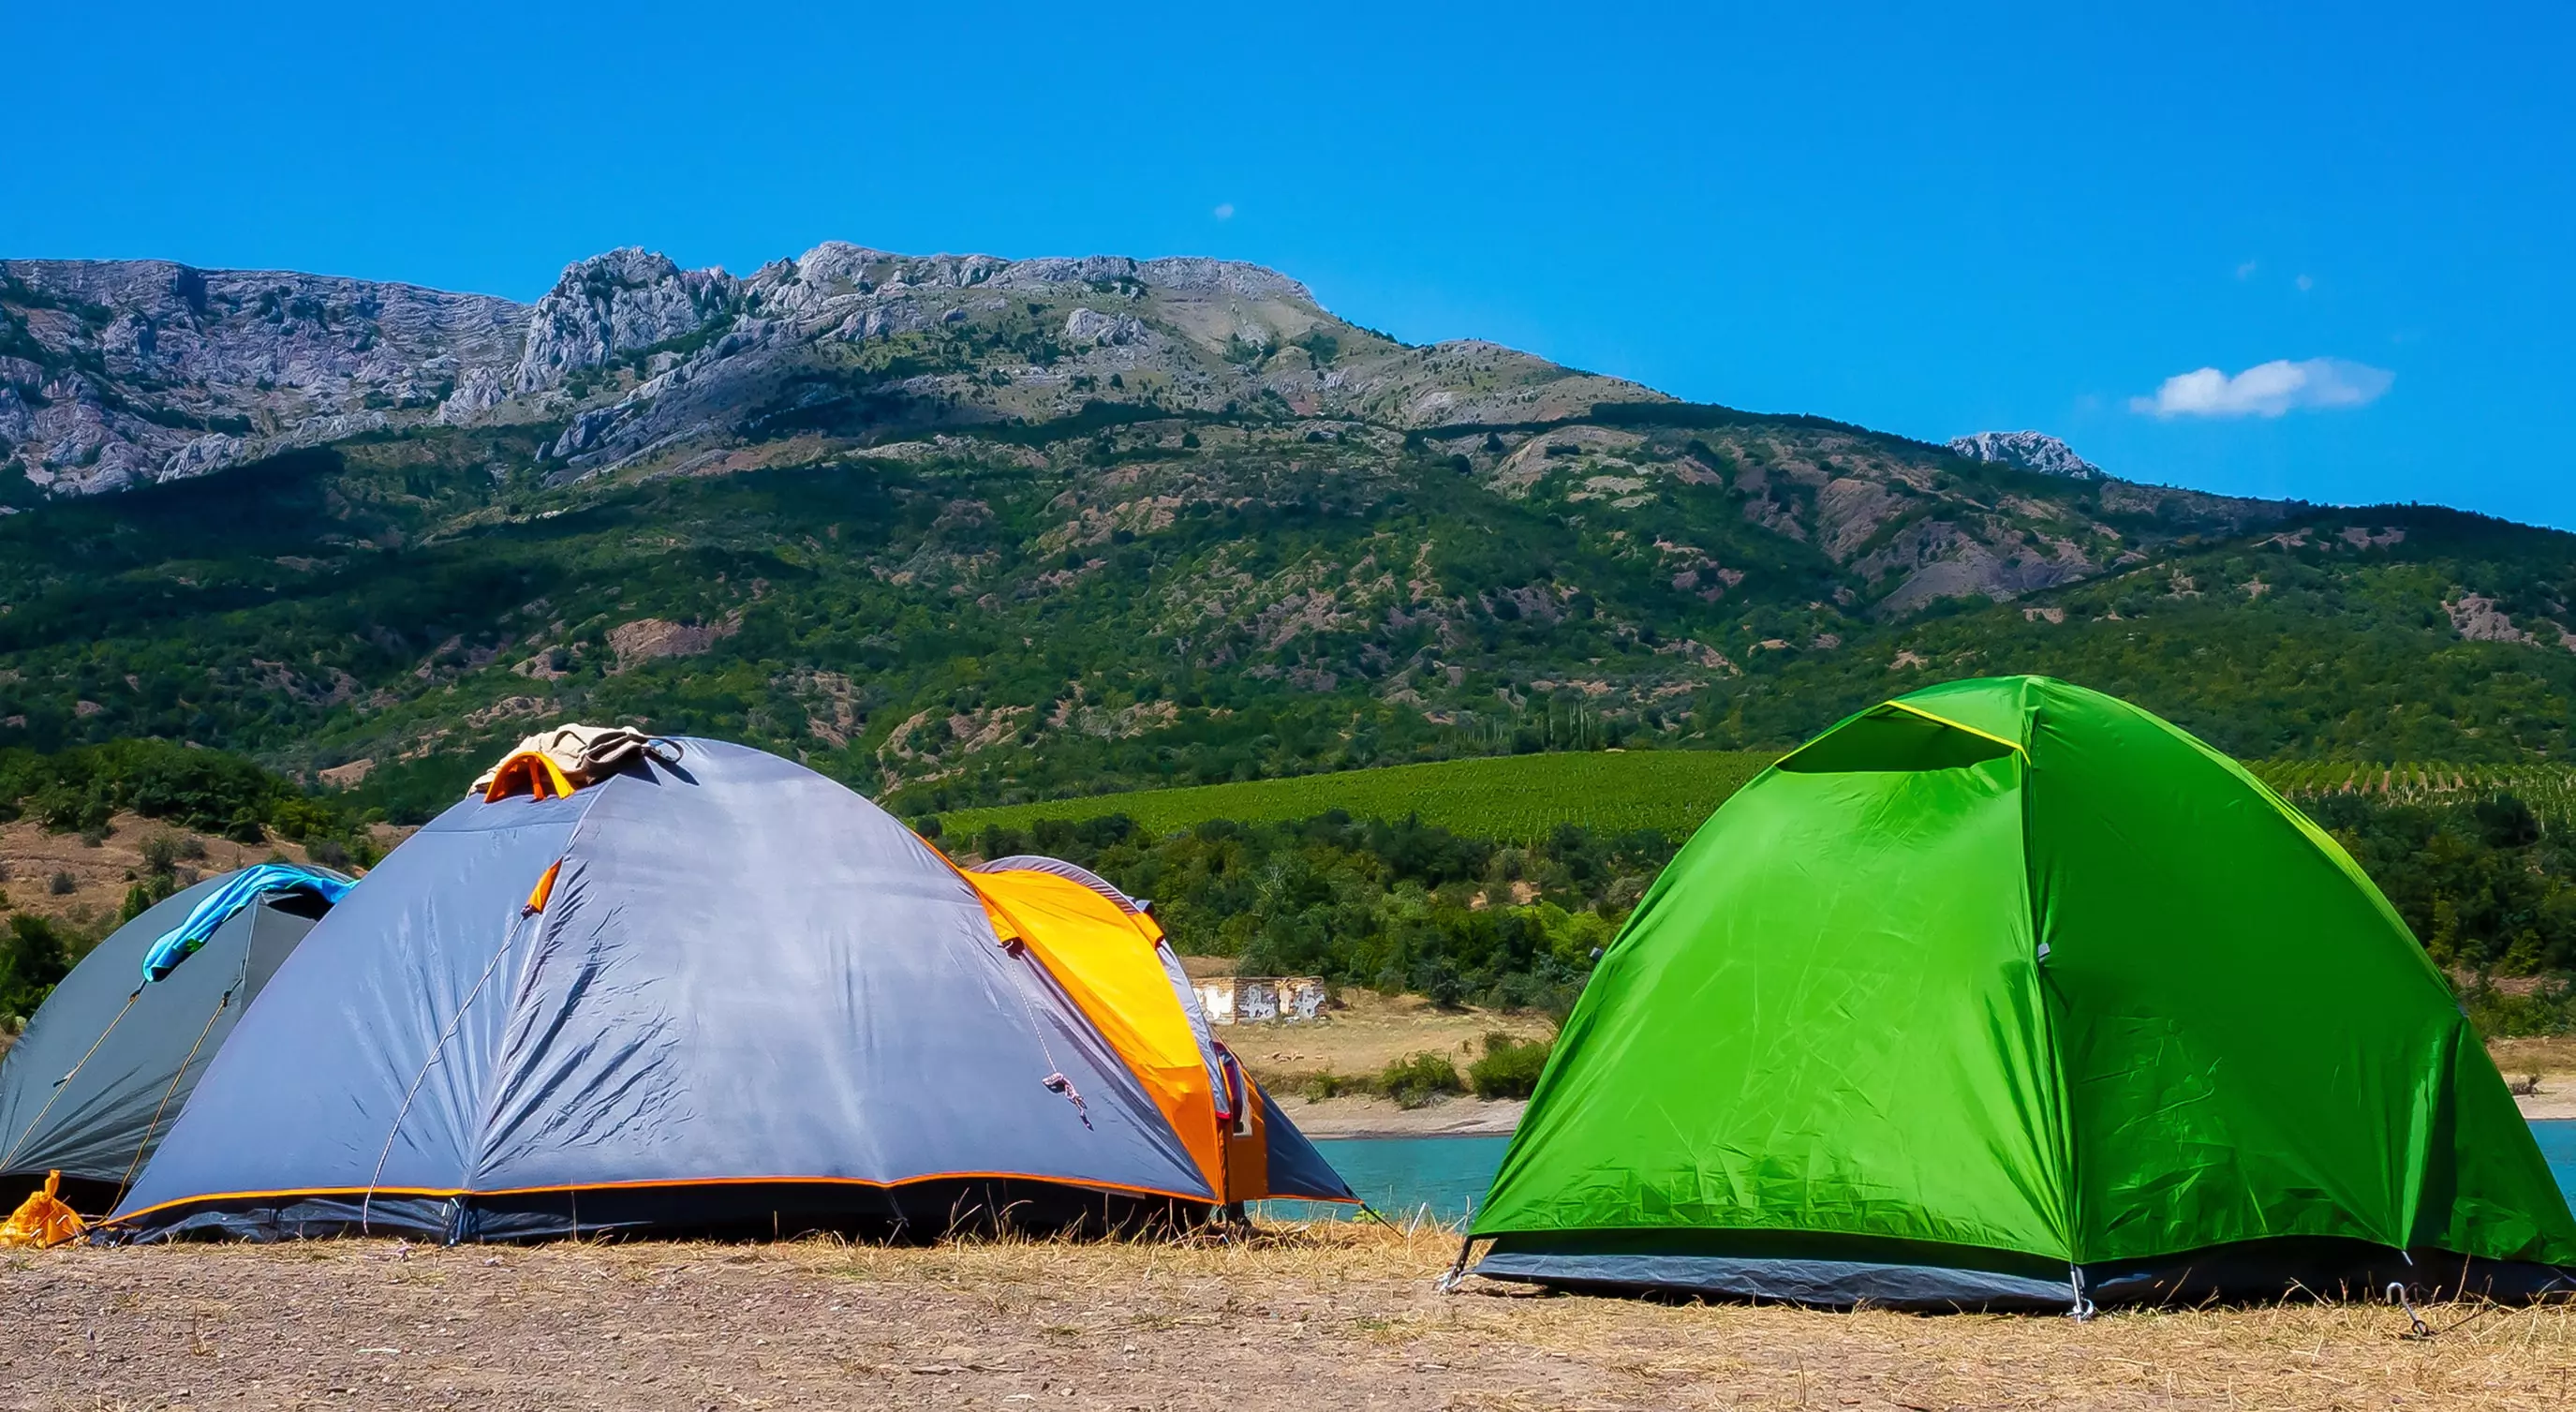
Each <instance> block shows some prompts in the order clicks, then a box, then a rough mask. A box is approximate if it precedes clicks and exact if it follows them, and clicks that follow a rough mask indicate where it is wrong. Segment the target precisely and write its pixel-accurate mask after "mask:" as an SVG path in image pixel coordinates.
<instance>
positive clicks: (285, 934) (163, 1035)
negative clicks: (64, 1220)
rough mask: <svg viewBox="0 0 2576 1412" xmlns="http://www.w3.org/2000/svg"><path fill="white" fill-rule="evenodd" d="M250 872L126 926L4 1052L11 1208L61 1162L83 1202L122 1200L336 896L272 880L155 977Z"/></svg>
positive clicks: (94, 1206)
mask: <svg viewBox="0 0 2576 1412" xmlns="http://www.w3.org/2000/svg"><path fill="white" fill-rule="evenodd" d="M312 875H313V876H315V877H317V878H324V879H330V880H333V881H345V880H342V879H340V878H339V875H338V874H335V873H322V872H320V871H319V870H313V872H312ZM241 876H242V875H241V874H224V875H221V876H217V877H211V878H208V879H206V880H205V881H203V882H200V883H197V884H195V885H194V886H191V887H188V888H186V889H184V890H182V891H180V892H178V893H176V894H174V895H173V896H170V897H168V898H165V899H163V900H162V901H161V902H160V903H158V904H157V905H155V906H153V907H151V908H150V909H148V910H146V911H145V912H144V913H143V914H142V915H141V916H138V917H136V918H135V919H134V920H132V921H130V922H127V923H126V924H125V925H124V926H121V927H118V928H117V929H116V930H115V931H114V932H112V933H110V934H109V936H108V937H107V939H106V940H104V941H102V942H100V943H99V944H98V946H97V947H96V948H95V949H93V950H92V951H91V952H90V953H89V954H88V955H87V956H84V957H82V958H81V961H80V964H79V965H77V966H74V967H73V968H72V971H71V974H69V975H67V976H65V977H63V979H62V981H61V983H59V984H57V985H56V986H55V987H54V991H53V994H52V995H50V996H47V997H46V999H45V1003H44V1004H43V1005H41V1006H38V1007H37V1009H36V1013H35V1014H34V1015H33V1016H32V1017H30V1018H29V1020H28V1022H27V1032H26V1033H25V1034H24V1035H21V1036H20V1037H19V1039H18V1042H17V1044H16V1045H14V1046H12V1047H11V1048H10V1050H9V1053H8V1056H7V1058H6V1059H5V1060H0V1209H5V1208H7V1207H11V1206H15V1205H16V1204H17V1203H18V1201H19V1199H20V1198H21V1197H24V1196H25V1195H26V1194H27V1193H28V1192H30V1191H33V1190H35V1189H36V1188H37V1187H39V1186H41V1185H43V1183H44V1179H45V1175H46V1173H48V1172H52V1171H60V1172H61V1173H62V1174H63V1185H62V1197H63V1199H64V1200H65V1201H66V1202H68V1203H70V1205H71V1206H72V1207H73V1208H74V1209H75V1210H80V1211H85V1212H88V1213H90V1214H93V1215H97V1214H102V1213H104V1212H106V1211H107V1210H109V1209H110V1208H111V1207H113V1206H114V1205H115V1204H116V1201H117V1198H118V1197H120V1196H121V1195H123V1192H124V1188H125V1186H126V1185H127V1184H128V1183H130V1182H132V1181H133V1179H134V1176H135V1174H136V1173H137V1172H139V1171H140V1170H141V1169H142V1167H143V1165H144V1164H145V1163H146V1162H148V1161H150V1160H151V1157H152V1153H153V1151H154V1150H155V1149H156V1148H157V1147H158V1146H159V1145H160V1141H161V1139H162V1138H163V1137H165V1136H167V1135H168V1134H169V1131H170V1126H171V1124H172V1122H173V1121H175V1120H176V1119H177V1118H178V1116H179V1113H180V1110H181V1109H183V1108H185V1107H186V1106H187V1103H188V1097H189V1095H190V1094H191V1093H192V1092H194V1091H195V1089H196V1086H197V1080H198V1079H199V1077H200V1076H202V1075H203V1074H204V1073H205V1071H206V1066H207V1065H208V1064H210V1063H212V1062H213V1060H214V1057H215V1055H216V1053H217V1052H218V1051H220V1050H221V1049H222V1048H223V1047H224V1043H225V1041H226V1040H227V1039H229V1038H230V1037H231V1035H232V1032H233V1028H234V1026H235V1025H237V1024H238V1023H240V1020H241V1017H242V1015H243V1013H244V1012H245V1011H247V1010H248V1009H249V1008H250V1004H251V1001H252V1000H254V999H255V998H257V997H258V995H259V993H260V990H261V989H262V988H263V987H265V986H266V985H267V984H268V981H269V978H270V977H271V976H273V975H275V974H276V973H277V968H278V966H279V965H281V964H282V963H284V961H285V960H286V958H287V956H288V954H289V953H291V952H293V951H294V950H295V948H296V946H297V944H298V943H300V942H302V941H303V940H304V936H305V933H307V932H309V931H311V930H312V929H313V924H314V923H315V921H317V920H319V919H320V918H321V917H322V915H323V914H324V913H326V912H328V911H329V910H330V907H331V903H330V901H329V900H328V899H326V898H325V897H324V896H323V895H322V893H321V891H320V890H317V889H315V888H310V887H297V888H293V889H292V890H283V891H270V892H260V893H258V894H256V895H254V896H252V897H251V898H250V899H249V900H248V903H247V905H245V906H243V907H241V908H240V909H239V910H237V911H235V912H233V913H232V914H231V915H230V916H228V917H225V918H223V919H222V921H221V923H220V925H217V926H216V927H215V928H214V930H213V931H212V933H211V934H209V935H207V936H206V937H205V939H204V941H203V942H202V944H200V945H198V946H197V947H195V948H194V949H193V950H190V951H187V952H185V953H183V954H181V955H180V956H178V957H177V959H175V960H172V961H168V962H165V963H164V964H165V965H166V970H165V972H164V974H162V975H161V976H160V977H159V978H158V979H146V977H147V974H148V972H147V962H148V961H149V960H150V959H151V953H152V952H153V950H154V947H155V945H156V944H157V943H159V942H160V941H161V939H162V938H163V937H164V936H165V935H167V934H169V933H171V932H172V931H174V930H176V929H177V928H178V927H179V926H180V925H181V923H183V922H185V921H187V920H188V918H189V916H190V914H191V913H192V912H194V911H195V910H196V908H197V906H198V904H200V903H202V902H206V901H208V900H209V899H211V898H214V897H216V896H217V895H218V894H220V893H222V892H223V891H224V890H225V889H226V888H227V886H228V885H230V884H231V883H232V881H233V880H234V879H235V878H238V877H241Z"/></svg>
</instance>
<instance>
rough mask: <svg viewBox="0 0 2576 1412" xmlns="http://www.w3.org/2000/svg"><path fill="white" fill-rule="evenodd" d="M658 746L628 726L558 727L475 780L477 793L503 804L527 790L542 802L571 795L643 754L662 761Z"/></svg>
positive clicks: (665, 743) (666, 745)
mask: <svg viewBox="0 0 2576 1412" xmlns="http://www.w3.org/2000/svg"><path fill="white" fill-rule="evenodd" d="M655 744H656V742H655V740H654V738H653V737H652V736H649V735H646V734H644V733H643V732H642V731H639V730H635V729H633V728H631V727H628V726H583V725H562V726H556V727H555V728H553V729H552V730H542V731H539V732H537V733H536V734H535V735H532V736H529V737H528V738H527V739H525V740H522V741H520V742H519V743H518V744H517V745H515V746H512V747H511V748H510V753H509V754H508V755H505V756H503V757H502V758H501V762H500V763H499V764H497V765H494V766H493V767H492V768H490V769H488V770H485V771H484V772H483V773H482V774H481V775H480V776H478V777H477V778H476V779H475V781H474V785H473V789H472V792H473V793H476V794H480V795H482V796H483V797H484V798H486V799H499V798H502V797H504V796H506V795H509V794H512V793H515V792H517V789H518V788H519V787H520V786H521V785H525V787H526V788H527V789H528V791H529V792H530V793H533V794H536V795H537V796H539V797H540V798H542V797H544V796H545V795H546V794H548V793H554V794H570V793H571V792H572V791H574V790H576V789H579V788H581V787H582V786H583V785H586V784H589V783H591V782H592V781H594V780H598V779H601V778H603V777H605V776H607V775H610V774H613V773H615V772H616V771H618V770H620V769H623V768H624V767H625V766H627V765H628V764H630V763H632V762H633V761H634V759H635V757H636V756H638V755H643V754H647V753H650V754H653V755H654V756H655V757H656V758H660V757H661V752H659V751H655V750H653V746H654V745H655ZM660 744H662V745H663V746H664V748H665V749H667V750H672V751H676V750H677V749H678V747H677V746H676V745H674V744H672V743H671V742H668V741H663V742H660ZM672 758H677V756H676V755H674V756H673V757H672ZM550 786H551V788H550Z"/></svg>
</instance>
